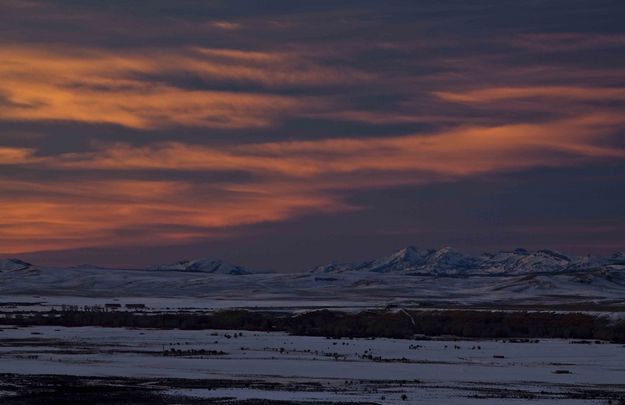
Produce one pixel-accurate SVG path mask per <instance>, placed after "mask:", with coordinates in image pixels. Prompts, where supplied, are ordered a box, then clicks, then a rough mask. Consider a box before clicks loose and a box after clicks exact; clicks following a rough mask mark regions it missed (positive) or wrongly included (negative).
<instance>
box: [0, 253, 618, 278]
mask: <svg viewBox="0 0 625 405" xmlns="http://www.w3.org/2000/svg"><path fill="white" fill-rule="evenodd" d="M36 267H37V266H34V265H32V264H30V263H27V262H25V261H23V260H20V259H5V260H0V272H1V271H13V270H17V271H19V270H24V269H29V268H36ZM81 267H82V268H94V269H95V268H98V267H96V266H92V267H88V266H81ZM599 269H609V270H619V269H625V253H615V254H613V255H611V256H591V255H587V256H567V255H565V254H563V253H560V252H557V251H554V250H548V249H542V250H536V251H529V250H526V249H515V250H512V251H500V252H497V253H484V254H482V255H479V256H472V255H466V254H463V253H461V252H459V251H457V250H456V249H453V248H451V247H444V248H440V249H417V248H415V247H413V246H409V247H407V248H404V249H401V250H398V251H396V252H394V253H392V254H391V255H389V256H385V257H381V258H378V259H373V260H367V261H360V262H353V263H336V262H332V263H328V264H324V265H321V266H317V267H314V268H313V269H311V270H309V273H312V274H338V273H353V272H359V273H380V274H382V273H393V274H408V275H422V276H441V277H442V276H446V277H449V276H455V277H462V276H478V275H479V276H497V275H500V276H517V275H528V274H551V273H567V272H577V271H588V270H599ZM144 270H150V271H176V272H197V273H210V274H222V275H236V276H239V275H249V274H258V273H263V272H260V271H256V270H250V269H247V268H245V267H243V266H238V265H234V264H231V263H228V262H226V261H223V260H220V259H211V258H204V259H195V260H181V261H178V262H175V263H171V264H165V265H156V266H151V267H148V268H146V269H144Z"/></svg>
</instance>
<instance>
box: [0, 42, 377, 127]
mask: <svg viewBox="0 0 625 405" xmlns="http://www.w3.org/2000/svg"><path fill="white" fill-rule="evenodd" d="M0 60H2V61H3V63H2V64H1V65H0V76H1V77H2V78H3V80H2V81H0V94H3V96H4V98H6V100H7V101H8V103H5V104H6V105H3V108H2V109H1V110H0V119H11V120H68V121H78V122H93V123H109V124H117V125H122V126H126V127H131V128H140V129H150V128H160V127H168V126H193V127H205V128H246V127H262V126H268V125H271V124H272V123H273V122H274V121H276V120H279V119H281V118H282V117H284V116H289V115H293V114H297V113H299V112H310V111H315V110H319V109H321V108H323V109H327V108H331V107H332V103H331V101H329V100H320V99H315V98H313V97H304V96H301V97H290V96H280V95H275V94H267V93H245V92H235V91H213V90H193V89H186V88H180V87H175V86H172V85H169V84H167V83H165V82H163V81H161V79H140V78H139V77H140V76H142V75H143V76H144V77H147V76H150V77H156V76H163V77H164V76H168V75H176V74H180V73H185V74H191V75H195V76H197V77H200V78H207V79H211V80H220V81H223V80H231V81H234V82H244V83H258V84H262V85H266V86H282V85H311V84H316V85H332V84H333V83H338V82H345V81H354V80H365V79H366V77H365V76H364V75H362V74H360V76H359V74H358V73H357V72H352V71H348V72H342V71H340V70H336V69H330V68H325V67H323V66H321V65H318V64H316V63H314V62H311V61H307V60H305V59H302V58H300V57H299V56H298V55H296V54H280V53H266V52H253V51H240V50H228V49H206V48H188V49H183V50H162V49H160V50H144V51H143V52H137V51H134V52H133V53H124V52H117V53H113V52H110V51H96V50H88V49H79V50H72V51H65V52H63V51H55V50H47V49H41V48H30V49H24V48H18V47H8V46H3V47H0Z"/></svg>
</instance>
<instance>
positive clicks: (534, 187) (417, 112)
mask: <svg viewBox="0 0 625 405" xmlns="http://www.w3.org/2000/svg"><path fill="white" fill-rule="evenodd" d="M623 21H625V2H623V1H622V0H615V1H608V0H584V1H581V0H541V1H538V0H527V1H518V0H476V1H471V2H467V1H460V0H444V1H436V2H433V1H424V0H406V1H393V0H390V1H384V2H381V1H368V0H357V1H356V0H354V1H325V0H314V1H313V0H298V1H292V0H271V1H252V0H228V1H225V0H224V1H217V0H207V1H201V2H199V1H175V2H172V1H164V0H150V1H132V2H131V1H113V2H98V1H74V0H59V1H45V2H44V1H36V0H0V256H17V257H20V258H23V259H27V260H30V261H35V262H36V263H42V264H51V265H65V264H81V263H91V264H100V265H110V266H118V267H125V266H143V265H150V264H156V263H166V262H171V261H174V260H179V259H184V258H196V257H218V258H223V259H225V260H228V261H231V262H234V263H236V264H241V265H245V266H250V267H253V268H263V269H274V270H277V271H300V270H305V269H307V268H310V267H312V266H314V265H318V264H321V263H325V262H328V261H330V260H336V261H351V260H356V259H367V258H372V257H376V256H381V255H385V254H388V253H390V252H392V251H393V250H397V249H400V248H402V247H405V246H408V245H414V246H418V247H421V248H431V247H442V246H453V247H455V248H457V249H459V250H462V251H465V252H469V253H481V252H484V251H496V250H506V249H513V248H516V247H525V248H529V249H540V248H552V249H557V250H560V251H562V252H565V253H568V254H587V253H592V254H609V253H612V252H616V251H622V250H625V232H624V230H625V108H624V107H625V25H624V24H623Z"/></svg>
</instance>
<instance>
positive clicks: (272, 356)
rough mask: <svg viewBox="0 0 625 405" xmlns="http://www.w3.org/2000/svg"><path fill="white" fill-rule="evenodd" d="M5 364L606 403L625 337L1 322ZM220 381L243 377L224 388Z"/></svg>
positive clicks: (315, 397)
mask: <svg viewBox="0 0 625 405" xmlns="http://www.w3.org/2000/svg"><path fill="white" fill-rule="evenodd" d="M172 349H175V351H173V350H172ZM5 373H7V374H24V375H36V374H56V375H72V376H90V377H132V378H141V379H145V380H146V381H149V380H154V379H156V380H159V379H168V378H182V379H191V380H206V381H211V380H220V381H222V380H223V381H225V382H224V383H221V385H218V386H215V385H214V384H212V385H210V387H211V388H210V389H206V388H201V384H200V386H194V387H191V388H190V387H188V386H186V387H180V386H176V384H169V386H165V387H163V386H162V384H161V387H160V388H165V390H164V391H163V392H164V393H166V394H168V395H174V396H199V397H204V398H207V397H210V398H218V397H219V398H223V397H233V398H240V399H246V398H267V399H287V400H306V401H334V402H341V401H342V402H374V403H405V402H404V401H402V399H401V398H402V395H406V397H407V399H408V400H409V402H410V403H451V404H454V403H457V404H461V403H480V404H482V403H493V404H494V403H501V402H497V401H498V398H502V397H503V398H507V399H506V401H508V400H511V399H514V401H523V400H528V399H531V403H534V404H535V403H552V402H555V403H558V401H560V403H567V404H568V403H607V402H606V401H607V398H609V397H610V398H618V396H619V395H620V396H623V397H625V347H623V346H622V345H616V344H607V343H595V342H586V343H584V344H580V343H573V342H572V341H565V340H541V341H540V342H538V343H529V342H528V343H510V342H505V341H501V340H499V341H445V340H427V341H416V340H399V339H327V338H322V337H303V336H289V335H286V334H283V333H265V332H249V331H210V330H202V331H181V330H145V329H141V330H133V329H126V328H98V327H80V328H64V327H25V328H14V327H4V328H3V329H2V331H1V332H0V374H5ZM228 380H230V381H238V382H241V381H243V380H248V381H250V382H251V385H250V386H249V387H241V386H238V385H235V386H229V384H228V383H227V381H228ZM263 383H265V385H263ZM269 383H270V384H269ZM267 384H269V385H267ZM10 394H11V393H10V392H8V393H5V395H10ZM382 398H384V399H382ZM499 401H501V399H499Z"/></svg>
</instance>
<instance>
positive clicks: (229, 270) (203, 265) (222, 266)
mask: <svg viewBox="0 0 625 405" xmlns="http://www.w3.org/2000/svg"><path fill="white" fill-rule="evenodd" d="M149 270H158V271H189V272H199V273H212V274H231V275H242V274H250V273H251V271H249V270H247V269H245V268H243V267H240V266H235V265H233V264H230V263H226V262H224V261H223V260H219V259H197V260H182V261H179V262H176V263H172V264H167V265H159V266H153V267H150V268H149Z"/></svg>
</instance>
